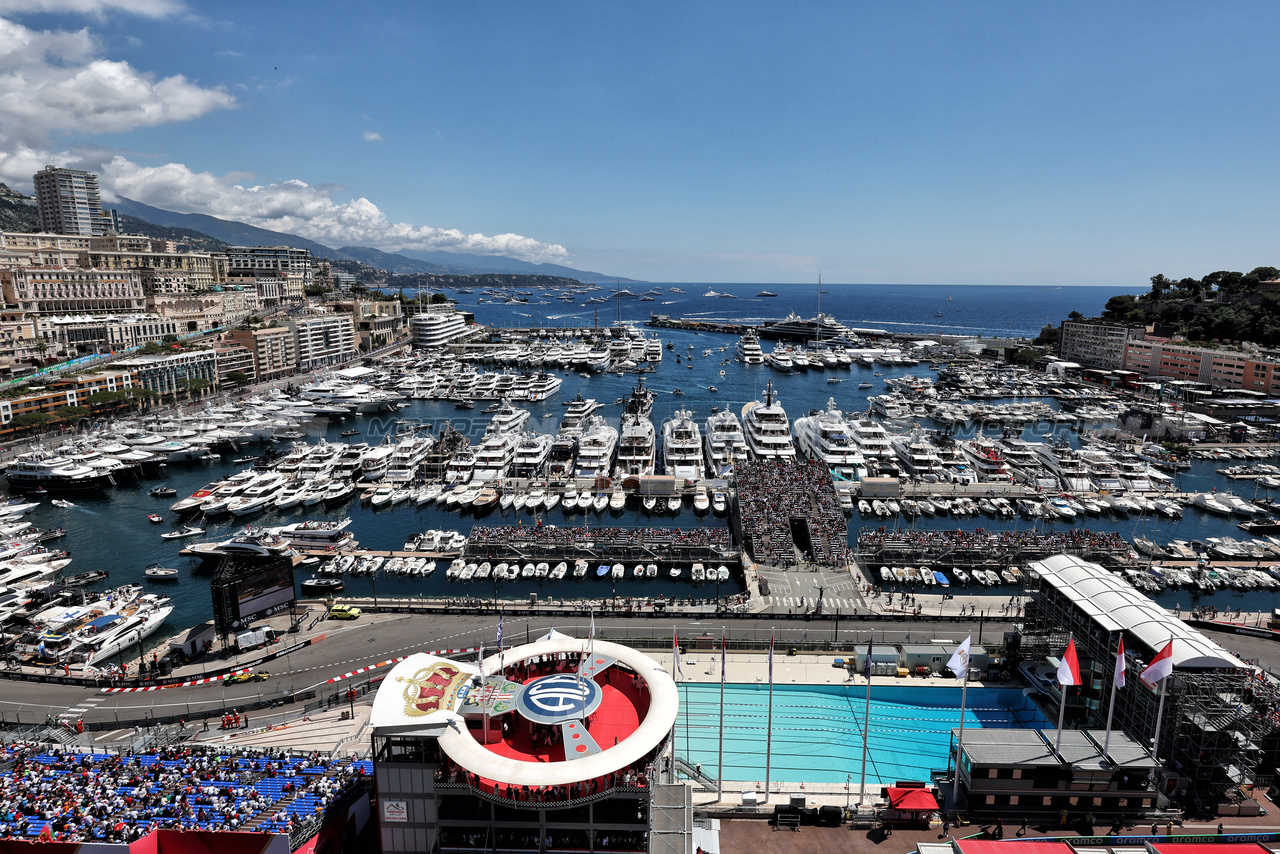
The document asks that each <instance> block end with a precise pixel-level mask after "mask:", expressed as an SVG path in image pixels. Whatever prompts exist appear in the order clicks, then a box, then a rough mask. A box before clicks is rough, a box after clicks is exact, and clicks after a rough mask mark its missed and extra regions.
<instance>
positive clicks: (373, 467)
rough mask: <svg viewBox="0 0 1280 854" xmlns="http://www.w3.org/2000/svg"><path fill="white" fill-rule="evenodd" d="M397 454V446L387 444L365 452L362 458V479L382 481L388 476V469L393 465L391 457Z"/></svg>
mask: <svg viewBox="0 0 1280 854" xmlns="http://www.w3.org/2000/svg"><path fill="white" fill-rule="evenodd" d="M395 452H396V449H395V446H394V445H388V444H386V443H383V444H381V445H378V446H377V447H376V448H370V449H369V450H367V451H365V452H364V455H363V456H361V457H360V479H361V480H365V481H375V480H382V478H384V477H385V476H386V474H387V468H388V467H389V466H390V465H391V455H392V454H394V453H395Z"/></svg>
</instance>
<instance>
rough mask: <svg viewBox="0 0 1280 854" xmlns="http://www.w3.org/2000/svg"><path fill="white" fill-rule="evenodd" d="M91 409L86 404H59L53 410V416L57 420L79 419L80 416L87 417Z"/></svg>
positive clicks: (69, 420) (70, 420)
mask: <svg viewBox="0 0 1280 854" xmlns="http://www.w3.org/2000/svg"><path fill="white" fill-rule="evenodd" d="M90 412H91V410H90V409H89V407H87V406H59V407H58V408H57V409H55V410H53V417H54V418H56V419H57V420H59V421H66V422H68V423H69V422H72V421H79V420H80V419H81V418H88V417H89V415H90Z"/></svg>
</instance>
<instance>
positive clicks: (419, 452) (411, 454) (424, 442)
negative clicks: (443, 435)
mask: <svg viewBox="0 0 1280 854" xmlns="http://www.w3.org/2000/svg"><path fill="white" fill-rule="evenodd" d="M435 444H436V442H435V439H432V438H431V437H430V436H413V437H410V438H408V439H401V440H400V441H399V442H397V443H396V446H395V448H394V450H392V452H391V458H390V460H388V461H387V473H386V475H384V478H385V479H386V480H387V481H389V482H392V483H409V482H411V481H412V480H413V479H414V478H415V477H416V476H417V474H418V467H419V466H421V465H422V463H423V462H424V461H425V460H426V458H427V456H428V455H429V454H430V453H431V449H432V448H433V447H435Z"/></svg>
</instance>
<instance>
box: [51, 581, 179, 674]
mask: <svg viewBox="0 0 1280 854" xmlns="http://www.w3.org/2000/svg"><path fill="white" fill-rule="evenodd" d="M130 610H131V611H132V612H131V613H129V612H128V611H126V612H124V613H111V614H102V615H101V616H99V617H97V618H95V619H93V620H92V621H90V622H89V623H88V624H87V625H86V626H85V628H83V629H81V630H80V632H78V633H77V634H78V635H79V637H80V639H81V643H80V644H79V646H78V647H75V648H73V649H72V650H71V655H72V657H73V658H76V659H81V660H83V661H85V662H87V663H88V664H89V666H91V667H92V666H96V665H99V664H103V663H106V662H108V661H110V660H111V658H112V656H114V655H115V654H116V653H118V652H120V651H121V650H123V649H125V648H126V647H128V646H132V645H134V644H137V645H139V646H140V645H141V644H142V642H143V641H144V640H146V639H147V638H149V637H151V636H152V635H153V634H155V633H156V632H157V631H159V630H160V625H161V624H162V623H163V622H164V621H165V619H167V618H168V616H169V614H171V613H172V612H173V605H171V604H170V603H169V599H168V598H167V597H164V596H156V595H155V594H152V593H148V594H145V595H143V596H141V597H139V598H138V599H137V601H136V602H134V603H133V604H132V607H131V609H130Z"/></svg>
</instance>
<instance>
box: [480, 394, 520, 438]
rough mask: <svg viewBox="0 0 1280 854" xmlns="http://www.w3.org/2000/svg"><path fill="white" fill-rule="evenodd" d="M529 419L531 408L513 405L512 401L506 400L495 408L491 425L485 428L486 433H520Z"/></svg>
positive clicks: (490, 421)
mask: <svg viewBox="0 0 1280 854" xmlns="http://www.w3.org/2000/svg"><path fill="white" fill-rule="evenodd" d="M486 411H488V410H486ZM528 420H529V410H527V409H520V408H519V407H516V406H512V405H511V401H509V400H504V401H502V402H501V403H499V404H498V405H497V407H495V408H494V409H493V412H492V414H491V415H490V417H489V426H487V427H486V428H485V435H486V436H487V435H490V434H492V433H518V432H519V431H520V429H521V428H522V427H524V424H525V422H526V421H528Z"/></svg>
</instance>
